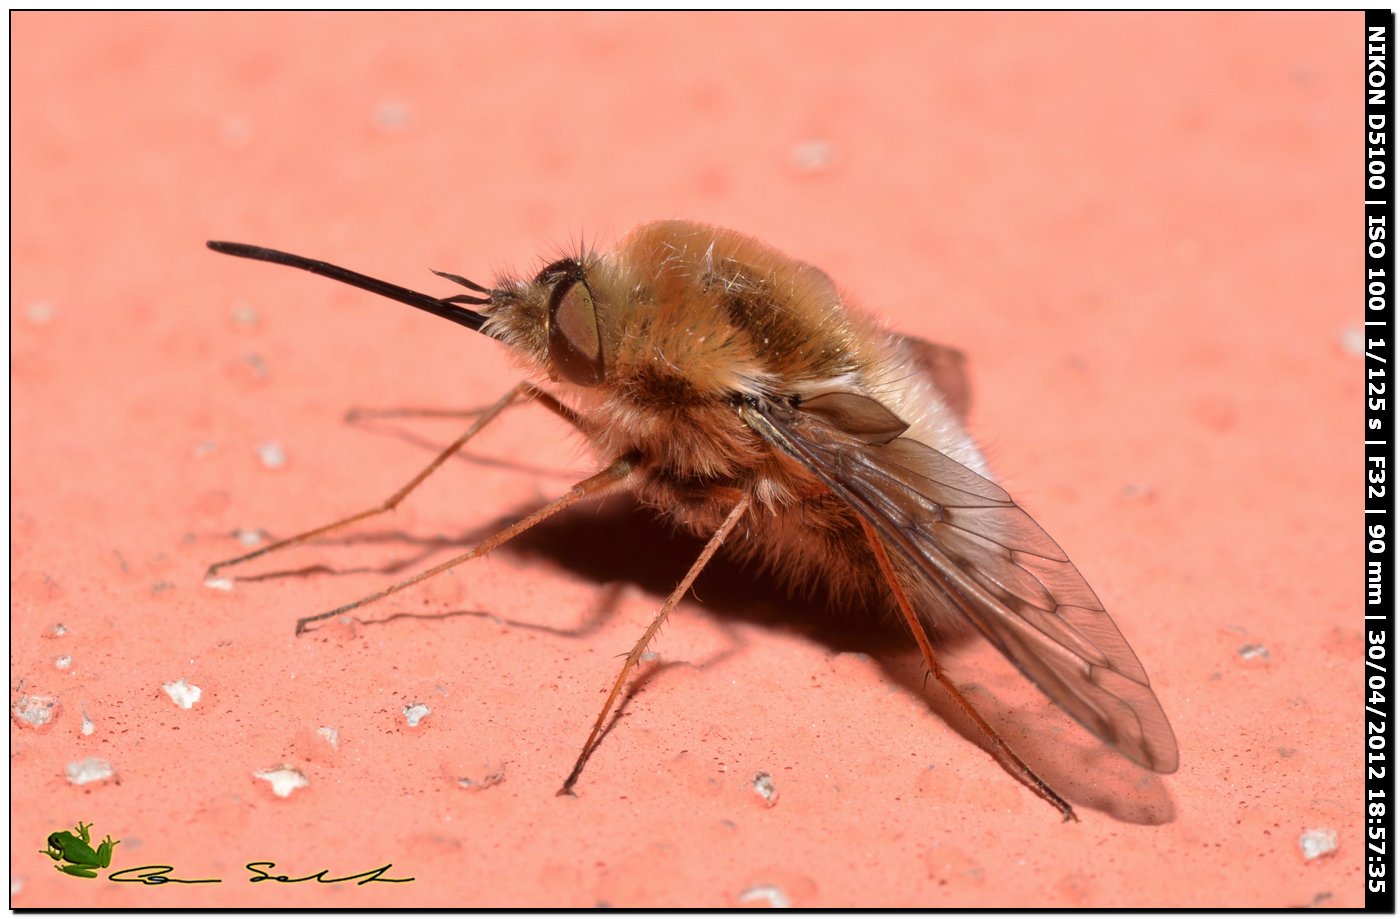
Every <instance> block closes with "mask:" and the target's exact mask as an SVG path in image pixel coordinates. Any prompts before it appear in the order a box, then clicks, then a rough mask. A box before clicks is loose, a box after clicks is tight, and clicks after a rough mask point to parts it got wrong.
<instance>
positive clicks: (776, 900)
mask: <svg viewBox="0 0 1400 919" xmlns="http://www.w3.org/2000/svg"><path fill="white" fill-rule="evenodd" d="M754 900H767V901H768V905H769V906H772V907H774V908H776V909H787V908H789V907H791V906H792V900H790V899H788V895H787V894H786V893H784V892H783V889H782V888H781V887H774V886H773V885H772V884H759V885H757V886H756V887H750V888H749V889H748V890H746V891H744V892H743V893H741V894H739V902H740V903H752V902H753V901H754Z"/></svg>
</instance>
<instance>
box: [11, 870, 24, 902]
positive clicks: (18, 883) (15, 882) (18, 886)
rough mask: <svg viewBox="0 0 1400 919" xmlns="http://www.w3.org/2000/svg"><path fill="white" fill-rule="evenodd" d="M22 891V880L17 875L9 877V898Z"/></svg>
mask: <svg viewBox="0 0 1400 919" xmlns="http://www.w3.org/2000/svg"><path fill="white" fill-rule="evenodd" d="M23 889H24V878H22V877H20V876H19V875H17V874H12V875H10V896H12V897H13V896H14V895H16V894H17V893H19V892H20V891H21V890H23Z"/></svg>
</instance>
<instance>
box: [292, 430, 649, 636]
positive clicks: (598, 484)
mask: <svg viewBox="0 0 1400 919" xmlns="http://www.w3.org/2000/svg"><path fill="white" fill-rule="evenodd" d="M634 469H635V466H634V465H633V461H632V459H631V458H630V457H624V458H622V459H620V460H617V461H616V462H614V463H613V464H612V465H610V466H608V467H607V468H606V469H603V470H602V471H601V472H597V473H594V474H593V475H591V476H589V477H588V478H586V479H584V480H583V481H582V482H579V483H578V484H577V485H575V486H574V487H573V488H571V489H569V490H568V491H567V492H565V493H564V494H563V495H561V496H559V497H558V498H555V499H554V500H553V501H551V502H549V503H548V504H546V505H545V506H544V507H542V508H540V509H539V510H537V511H535V512H534V513H533V514H531V515H529V516H528V517H526V518H524V519H523V520H519V521H516V522H515V523H513V524H511V525H510V526H508V527H506V528H505V529H503V530H501V531H499V532H497V533H496V534H494V535H493V536H490V537H488V538H486V539H484V540H482V541H481V542H479V543H477V544H476V545H474V546H472V547H471V548H470V549H468V550H467V551H466V552H463V553H462V554H461V555H459V556H457V557H456V558H451V559H448V560H447V561H445V562H443V563H442V564H440V565H434V566H433V567H432V568H429V569H428V570H427V571H420V572H419V573H418V574H415V575H414V576H413V577H411V578H408V579H406V580H403V581H399V582H398V583H397V584H392V585H390V586H388V587H386V588H384V589H383V590H380V591H376V592H374V593H372V594H370V595H368V596H365V597H361V598H360V599H358V600H356V601H355V602H354V603H347V604H346V605H344V606H340V607H336V608H335V609H333V610H331V611H330V612H328V613H320V614H319V615H316V616H307V617H306V618H305V619H298V620H297V631H296V633H297V634H298V635H300V634H301V633H302V632H304V631H306V627H307V626H308V625H310V624H311V623H313V622H320V621H321V620H322V619H330V618H332V617H335V616H339V615H342V614H344V613H348V612H350V611H351V610H352V609H358V608H359V607H361V606H364V605H365V604H367V603H373V602H374V601H376V600H382V599H384V598H385V597H387V596H389V595H390V594H396V593H398V592H399V591H401V590H403V589H404V588H405V587H412V586H413V585H414V584H417V583H418V582H419V581H426V580H427V579H428V578H430V577H432V576H433V575H435V574H441V573H442V572H444V571H446V570H447V569H449V568H455V567H456V566H458V565H460V564H462V563H463V562H466V561H470V560H472V559H474V558H476V557H478V556H481V555H485V554H486V553H488V552H490V551H491V550H492V549H495V548H496V547H497V546H499V545H501V544H502V543H504V542H506V541H507V540H510V539H513V538H514V537H516V536H519V535H520V534H521V533H523V532H525V531H526V530H528V529H530V527H532V526H534V525H535V524H537V523H539V522H540V521H542V520H547V519H548V518H550V517H553V516H554V515H555V514H557V513H559V512H560V511H562V510H563V509H564V508H566V507H568V506H569V505H571V504H577V503H578V502H579V501H582V500H583V499H584V498H600V497H602V496H603V495H606V494H608V493H609V492H613V491H616V490H618V489H619V488H622V487H623V486H625V485H626V484H627V482H628V480H629V479H631V477H632V472H633V470H634Z"/></svg>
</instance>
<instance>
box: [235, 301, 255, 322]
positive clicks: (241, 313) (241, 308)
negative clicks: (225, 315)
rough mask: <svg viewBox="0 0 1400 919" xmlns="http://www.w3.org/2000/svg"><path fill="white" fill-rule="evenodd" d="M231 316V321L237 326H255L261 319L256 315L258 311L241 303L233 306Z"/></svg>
mask: <svg viewBox="0 0 1400 919" xmlns="http://www.w3.org/2000/svg"><path fill="white" fill-rule="evenodd" d="M231 315H232V316H233V321H234V322H236V323H238V324H239V325H257V324H258V321H259V319H261V317H260V316H259V315H258V311H257V310H255V309H253V307H252V306H251V305H250V304H247V303H241V302H240V303H236V304H234V307H233V313H232V314H231Z"/></svg>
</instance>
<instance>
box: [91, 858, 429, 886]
mask: <svg viewBox="0 0 1400 919" xmlns="http://www.w3.org/2000/svg"><path fill="white" fill-rule="evenodd" d="M243 867H244V868H246V869H247V870H248V872H249V873H250V874H251V875H252V876H251V877H249V878H248V883H250V884H257V883H259V882H261V881H275V882H276V883H278V884H300V883H302V882H304V881H315V882H316V883H318V884H344V883H346V882H347V881H354V882H355V886H357V887H359V886H363V885H365V884H369V883H371V882H378V883H380V884H407V883H408V882H409V881H412V880H414V879H413V878H390V877H385V876H384V875H385V873H387V872H388V870H389V869H390V868H392V867H394V864H393V862H390V863H388V864H386V865H381V866H380V867H378V868H372V869H370V870H369V871H361V872H360V873H359V874H347V875H346V876H345V877H341V878H333V877H327V875H328V874H330V869H329V868H322V869H321V870H320V871H318V872H316V873H315V874H308V875H306V876H305V877H299V878H297V877H291V876H290V875H286V874H272V873H270V872H271V871H272V869H274V868H276V867H277V863H276V862H249V863H248V864H246V865H244V866H243ZM174 870H175V866H174V865H142V866H140V867H138V868H123V869H122V870H120V871H113V872H112V873H111V874H109V875H107V880H109V881H114V882H116V883H118V884H145V885H147V886H155V885H159V884H222V883H223V882H224V880H223V878H177V877H172V876H171V874H170V872H172V871H174Z"/></svg>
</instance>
